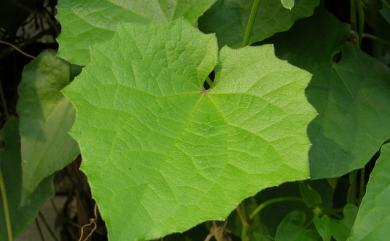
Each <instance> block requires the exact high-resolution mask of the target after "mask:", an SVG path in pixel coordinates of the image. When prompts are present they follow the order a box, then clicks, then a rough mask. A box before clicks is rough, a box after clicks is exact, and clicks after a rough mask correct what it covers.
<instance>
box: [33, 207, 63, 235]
mask: <svg viewBox="0 0 390 241" xmlns="http://www.w3.org/2000/svg"><path fill="white" fill-rule="evenodd" d="M38 215H39V217H40V218H41V220H42V222H43V224H44V225H45V227H46V229H47V231H49V234H50V236H51V237H52V238H53V239H54V240H55V241H59V240H58V238H57V237H56V234H55V233H54V231H53V229H52V228H51V227H50V225H49V223H48V222H47V220H46V218H45V216H44V215H43V214H42V213H41V212H40V211H39V212H38Z"/></svg>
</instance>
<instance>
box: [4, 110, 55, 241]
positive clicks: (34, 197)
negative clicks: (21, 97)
mask: <svg viewBox="0 0 390 241" xmlns="http://www.w3.org/2000/svg"><path fill="white" fill-rule="evenodd" d="M1 136H2V139H3V141H4V148H3V149H2V150H1V151H0V168H1V172H2V174H3V178H4V182H5V189H6V191H7V197H8V205H9V211H10V219H11V223H12V228H13V235H14V238H15V237H17V236H18V234H20V233H21V232H22V231H23V230H24V229H25V228H26V227H27V226H28V225H29V224H30V223H31V222H32V221H33V220H34V217H35V216H36V215H37V213H38V210H39V208H40V207H41V206H42V205H43V203H44V202H45V201H46V200H48V199H49V198H50V197H51V196H52V195H53V188H52V177H51V176H50V177H47V178H46V179H45V180H43V181H42V182H41V183H40V185H39V186H38V187H37V188H36V189H35V190H34V192H33V193H32V194H31V195H30V198H29V199H27V200H26V201H25V205H20V203H21V193H22V169H21V158H20V139H19V133H18V120H17V119H16V118H14V117H11V118H10V119H9V120H8V121H7V122H6V123H5V124H4V126H3V129H2V130H1ZM3 212H4V210H3V203H2V201H1V199H0V241H7V231H6V226H5V223H4V215H3Z"/></svg>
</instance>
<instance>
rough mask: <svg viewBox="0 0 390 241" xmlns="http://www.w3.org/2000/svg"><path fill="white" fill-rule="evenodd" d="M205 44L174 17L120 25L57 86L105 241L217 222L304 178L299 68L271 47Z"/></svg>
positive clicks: (305, 114) (307, 115)
mask: <svg viewBox="0 0 390 241" xmlns="http://www.w3.org/2000/svg"><path fill="white" fill-rule="evenodd" d="M216 42H217V41H216V38H215V37H214V36H213V35H205V34H202V33H200V32H199V31H198V30H195V29H194V28H193V27H192V26H190V24H188V23H186V22H185V21H183V20H179V21H174V22H173V23H171V24H164V25H158V24H157V25H156V24H150V25H144V26H143V25H124V26H122V27H120V28H119V29H118V30H117V32H116V34H115V35H114V37H113V39H112V40H110V41H109V42H106V43H104V44H102V45H97V46H95V47H93V48H92V49H91V62H90V64H88V65H87V66H86V67H85V68H84V69H83V72H82V74H81V75H79V76H78V77H77V78H76V80H75V81H74V82H72V83H71V84H70V85H69V86H68V87H67V88H65V91H64V93H65V95H66V96H67V97H68V98H69V99H70V100H71V101H72V102H73V104H74V105H75V107H76V110H77V118H76V123H75V125H74V127H73V129H72V135H73V136H74V137H75V138H76V140H77V141H78V143H79V144H80V149H81V153H82V156H83V163H82V170H83V171H84V172H85V173H86V175H87V176H88V180H89V183H90V185H91V187H92V192H93V195H94V198H95V199H96V201H97V203H98V205H99V210H100V211H101V213H102V216H103V218H104V220H105V222H106V224H107V227H108V232H109V237H110V240H113V241H117V240H147V239H152V238H158V237H161V236H164V235H166V234H168V233H172V232H182V231H184V230H186V229H188V228H190V227H192V226H195V225H196V224H198V223H200V222H203V221H206V220H216V219H217V220H221V219H224V218H225V217H226V216H227V215H228V214H229V212H230V211H231V210H232V209H233V208H234V207H235V206H236V205H238V204H239V202H240V201H242V200H243V199H244V198H246V197H248V196H251V195H253V194H255V193H256V192H258V191H260V190H261V189H264V188H266V187H270V186H275V185H278V184H280V183H283V182H286V181H292V180H298V179H304V178H307V177H308V151H309V147H310V142H309V140H308V136H307V133H306V132H307V126H308V124H309V122H310V121H311V120H312V119H313V118H314V117H315V112H314V110H313V109H312V107H311V105H310V104H308V103H307V100H306V98H305V95H304V90H305V88H306V86H307V84H308V80H309V79H310V75H309V74H308V73H307V72H305V71H302V70H300V69H298V68H296V67H294V66H291V65H289V64H288V63H287V62H285V61H281V60H279V59H277V58H276V57H275V55H274V50H273V47H272V46H271V45H265V46H261V47H246V48H243V49H240V50H232V49H230V48H227V47H225V48H223V49H222V50H221V52H220V53H219V57H218V54H217V51H218V47H217V43H216ZM118 49H120V50H121V51H117V50H118ZM215 66H216V68H215V71H216V73H215V75H216V77H215V86H214V87H212V88H211V89H208V90H205V89H204V88H203V82H204V80H205V79H206V78H207V76H208V75H209V73H210V72H211V71H212V70H213V69H214V67H215ZM114 202H115V205H114V204H113V203H114Z"/></svg>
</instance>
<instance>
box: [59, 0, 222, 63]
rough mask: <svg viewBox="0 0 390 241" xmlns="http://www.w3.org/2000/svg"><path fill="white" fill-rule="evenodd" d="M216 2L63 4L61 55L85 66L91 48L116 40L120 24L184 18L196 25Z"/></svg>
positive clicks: (76, 0)
mask: <svg viewBox="0 0 390 241" xmlns="http://www.w3.org/2000/svg"><path fill="white" fill-rule="evenodd" d="M214 2H215V0H170V1H160V0H147V1H143V0H141V1H139V0H137V1H133V0H132V1H121V2H120V3H118V1H114V0H100V1H95V0H62V1H59V4H58V15H57V18H58V20H59V21H60V22H61V26H62V28H61V35H60V37H59V38H58V42H59V44H60V47H59V50H58V55H59V56H60V57H62V58H64V59H66V60H67V61H69V62H71V63H73V64H78V65H85V64H87V63H88V62H89V47H90V46H91V45H93V44H96V43H102V42H105V41H107V40H109V39H111V37H112V36H113V34H114V32H115V31H116V29H117V28H118V26H119V25H120V24H121V23H138V24H140V23H149V22H168V21H170V20H173V19H176V18H181V17H184V18H186V19H187V20H189V21H190V22H195V21H196V20H197V19H198V17H199V16H200V15H202V14H203V13H204V11H206V10H207V9H208V8H209V7H210V6H211V5H212V4H213V3H214Z"/></svg>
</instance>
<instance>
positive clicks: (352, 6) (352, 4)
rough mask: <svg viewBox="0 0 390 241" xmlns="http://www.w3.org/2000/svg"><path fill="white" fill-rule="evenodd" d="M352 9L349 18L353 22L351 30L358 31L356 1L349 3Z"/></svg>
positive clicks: (352, 0)
mask: <svg viewBox="0 0 390 241" xmlns="http://www.w3.org/2000/svg"><path fill="white" fill-rule="evenodd" d="M349 4H350V8H349V18H350V22H351V28H352V30H355V31H357V20H356V5H355V0H350V1H349Z"/></svg>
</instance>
